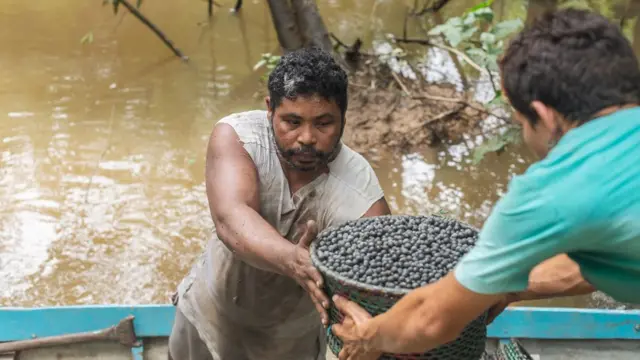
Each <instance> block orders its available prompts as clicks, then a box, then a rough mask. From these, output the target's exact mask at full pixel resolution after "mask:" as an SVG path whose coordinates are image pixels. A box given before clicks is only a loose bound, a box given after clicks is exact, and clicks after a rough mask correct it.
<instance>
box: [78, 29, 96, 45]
mask: <svg viewBox="0 0 640 360" xmlns="http://www.w3.org/2000/svg"><path fill="white" fill-rule="evenodd" d="M92 42H93V31H89V32H88V33H86V34H85V35H84V36H83V37H82V39H80V43H81V44H91V43H92Z"/></svg>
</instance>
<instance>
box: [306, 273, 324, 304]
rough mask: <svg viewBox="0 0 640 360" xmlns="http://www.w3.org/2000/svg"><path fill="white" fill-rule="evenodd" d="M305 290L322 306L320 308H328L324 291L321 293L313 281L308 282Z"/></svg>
mask: <svg viewBox="0 0 640 360" xmlns="http://www.w3.org/2000/svg"><path fill="white" fill-rule="evenodd" d="M307 288H308V291H309V292H310V293H311V294H310V295H311V296H312V297H315V298H316V300H318V301H319V302H320V303H321V304H322V307H324V308H325V309H328V308H329V298H328V297H327V295H325V294H324V291H322V290H321V289H320V288H319V287H318V285H317V283H316V282H315V281H313V280H308V282H307Z"/></svg>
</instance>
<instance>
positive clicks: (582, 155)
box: [455, 107, 640, 303]
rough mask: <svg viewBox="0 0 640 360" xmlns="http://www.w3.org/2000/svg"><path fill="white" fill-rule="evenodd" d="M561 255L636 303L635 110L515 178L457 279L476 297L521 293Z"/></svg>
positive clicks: (603, 287)
mask: <svg viewBox="0 0 640 360" xmlns="http://www.w3.org/2000/svg"><path fill="white" fill-rule="evenodd" d="M560 253H567V254H568V255H569V256H570V257H571V258H572V259H573V260H574V261H576V262H577V263H578V264H579V265H580V268H581V271H582V274H583V276H584V277H585V279H586V280H587V281H589V282H590V283H591V284H592V285H593V286H594V287H596V288H597V289H598V290H600V291H602V292H604V293H607V294H608V295H610V296H612V297H613V298H615V299H616V300H618V301H622V302H630V303H640V108H637V107H636V108H631V109H625V110H620V111H617V112H615V113H613V114H611V115H608V116H604V117H601V118H598V119H595V120H592V121H590V122H587V123H585V124H584V125H582V126H579V127H577V128H575V129H572V130H570V131H569V132H568V133H567V134H565V136H563V137H562V139H561V140H560V142H559V143H558V144H557V145H556V147H555V148H554V149H552V151H551V152H550V153H549V154H548V155H547V157H546V158H545V159H543V160H541V161H539V162H537V163H535V164H533V165H532V166H531V167H529V169H528V170H527V171H526V172H525V173H524V174H523V175H520V176H516V177H514V178H513V180H512V181H511V182H510V184H509V188H508V191H507V193H506V194H505V196H504V197H502V198H501V199H500V200H499V201H498V202H497V203H496V205H495V208H494V209H493V211H492V213H491V215H490V216H489V218H488V219H487V221H486V222H485V224H484V226H483V228H482V230H481V231H480V236H479V239H478V243H477V245H476V246H475V247H474V249H472V250H471V251H470V252H469V253H468V254H467V255H466V256H465V257H464V258H463V259H462V260H461V261H460V263H459V264H458V266H457V267H456V269H455V276H456V278H457V279H458V281H459V282H460V283H461V284H462V285H463V286H465V287H466V288H468V289H469V290H472V291H474V292H478V293H483V294H496V293H505V292H516V291H523V290H525V289H526V287H527V284H528V277H529V272H530V271H531V270H532V269H533V268H534V267H535V266H536V265H537V264H539V263H540V262H542V261H544V260H546V259H548V258H550V257H552V256H554V255H557V254H560Z"/></svg>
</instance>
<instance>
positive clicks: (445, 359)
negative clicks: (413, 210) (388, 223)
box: [311, 215, 487, 360]
mask: <svg viewBox="0 0 640 360" xmlns="http://www.w3.org/2000/svg"><path fill="white" fill-rule="evenodd" d="M399 216H402V217H408V215H386V216H380V217H378V218H379V219H380V221H381V222H382V223H383V222H384V221H385V219H387V218H392V217H393V218H397V217H399ZM429 217H438V218H443V217H442V216H438V215H430V216H413V218H414V219H418V220H421V221H423V220H427V219H428V218H429ZM449 220H453V219H449ZM359 221H361V219H359V220H353V221H349V222H347V223H344V224H342V225H340V226H339V227H342V226H347V225H351V226H357V224H358V222H359ZM454 221H457V220H454ZM457 222H459V221H457ZM459 223H460V225H462V226H464V227H465V228H468V229H471V230H473V231H474V232H476V233H477V232H478V230H477V229H475V228H473V227H472V226H470V225H467V224H464V223H461V222H459ZM337 228H338V227H331V228H327V229H325V230H323V232H322V233H320V234H319V236H318V237H319V238H321V237H322V234H323V233H326V232H329V231H333V230H335V229H337ZM316 249H317V246H316V243H313V244H312V245H311V261H312V262H313V264H314V266H315V267H316V268H317V269H318V271H319V272H320V273H321V274H322V277H323V278H324V291H325V292H326V294H327V296H328V297H329V299H331V297H333V295H340V296H343V297H345V298H347V299H349V300H351V301H353V302H355V303H357V304H358V305H360V306H361V307H363V308H364V309H365V310H367V312H369V314H371V315H372V316H376V315H379V314H382V313H384V312H386V311H387V310H389V308H391V307H392V306H393V305H394V304H395V303H396V302H397V301H398V300H400V298H401V297H402V296H404V295H405V294H407V293H408V292H409V291H410V290H409V289H399V288H394V289H392V288H385V287H380V286H374V285H368V284H365V283H362V282H358V281H355V280H353V279H348V278H346V277H344V276H342V275H340V274H338V273H337V272H335V271H333V270H331V269H329V268H327V267H326V266H325V265H324V264H322V263H321V261H320V260H319V258H318V256H317V254H316ZM328 313H329V325H333V324H337V323H341V322H342V320H343V318H344V316H343V315H342V314H341V313H340V312H339V311H338V310H337V309H336V308H335V306H334V304H333V301H330V307H329V311H328ZM486 317H487V313H484V314H482V315H481V316H479V317H478V318H477V319H475V320H473V321H472V322H471V323H469V324H468V325H467V326H466V328H465V329H464V330H463V331H462V333H461V334H460V336H459V337H458V338H457V339H456V340H454V341H452V342H449V343H447V344H444V345H442V346H440V347H437V348H435V349H433V350H431V351H429V352H426V353H422V354H386V353H385V354H383V355H382V356H381V357H380V359H383V360H393V359H399V360H400V359H402V360H479V359H481V358H482V356H483V354H484V352H485V344H486V339H487V326H486V323H485V321H486ZM329 329H330V327H329ZM326 336H327V345H328V346H329V348H330V349H331V351H332V352H333V353H334V354H335V355H337V354H338V353H339V352H340V350H341V349H342V342H341V340H340V339H339V338H338V337H336V336H335V335H334V334H333V332H331V331H330V330H328V331H327V335H326Z"/></svg>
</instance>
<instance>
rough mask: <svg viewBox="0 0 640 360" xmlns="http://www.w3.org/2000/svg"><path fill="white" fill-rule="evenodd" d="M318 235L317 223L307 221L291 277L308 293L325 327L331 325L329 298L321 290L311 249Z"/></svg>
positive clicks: (296, 249) (291, 263)
mask: <svg viewBox="0 0 640 360" xmlns="http://www.w3.org/2000/svg"><path fill="white" fill-rule="evenodd" d="M317 234H318V228H317V226H316V222H315V221H313V220H309V221H307V224H306V229H305V232H304V234H302V237H301V238H300V241H299V242H298V244H297V245H296V246H295V248H294V251H293V253H292V256H291V259H290V266H289V268H290V276H291V277H292V278H293V279H295V280H296V282H297V283H298V284H299V285H300V286H302V288H303V289H305V290H306V291H307V293H308V294H309V296H311V300H312V301H313V303H314V304H315V306H316V309H317V310H318V312H319V313H320V318H321V320H322V324H323V325H325V326H326V325H327V324H328V323H329V317H328V315H327V310H326V309H328V308H329V298H327V296H326V295H325V294H324V292H323V291H322V290H321V289H322V286H323V280H322V275H320V272H318V270H317V269H316V268H315V267H314V266H313V264H312V263H311V254H310V253H309V247H310V246H311V243H312V242H313V240H314V239H315V238H316V235H317Z"/></svg>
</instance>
